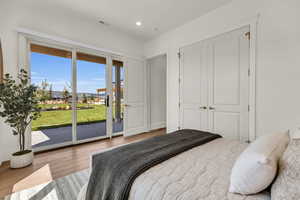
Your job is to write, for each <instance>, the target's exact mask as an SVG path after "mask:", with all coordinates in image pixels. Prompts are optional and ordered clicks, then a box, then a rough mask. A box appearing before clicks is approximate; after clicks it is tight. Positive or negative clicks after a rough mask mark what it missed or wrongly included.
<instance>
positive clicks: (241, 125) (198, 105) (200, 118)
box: [179, 27, 250, 141]
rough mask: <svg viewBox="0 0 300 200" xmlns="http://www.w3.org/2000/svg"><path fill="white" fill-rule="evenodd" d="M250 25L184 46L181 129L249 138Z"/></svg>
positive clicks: (181, 57) (181, 55)
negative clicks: (248, 34)
mask: <svg viewBox="0 0 300 200" xmlns="http://www.w3.org/2000/svg"><path fill="white" fill-rule="evenodd" d="M248 32H249V27H244V28H241V29H238V30H235V31H232V32H229V33H225V34H222V35H219V36H217V37H214V38H211V39H207V40H204V41H201V42H198V43H196V44H193V45H189V46H186V47H184V48H181V49H180V105H179V106H180V128H181V129H183V128H190V129H197V130H203V131H210V132H214V133H218V134H221V135H222V136H223V137H227V138H234V139H240V140H243V141H246V140H248V126H249V125H248V123H249V120H248V118H249V116H248V114H249V113H248V104H249V103H248V101H249V76H248V70H249V45H250V43H249V39H248V36H247V33H248Z"/></svg>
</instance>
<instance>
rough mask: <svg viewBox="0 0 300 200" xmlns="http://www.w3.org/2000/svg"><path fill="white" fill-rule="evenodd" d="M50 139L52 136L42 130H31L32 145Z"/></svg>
mask: <svg viewBox="0 0 300 200" xmlns="http://www.w3.org/2000/svg"><path fill="white" fill-rule="evenodd" d="M48 140H50V138H49V137H48V136H47V135H46V134H44V133H43V132H42V131H32V132H31V141H32V145H36V144H39V143H42V142H45V141H48Z"/></svg>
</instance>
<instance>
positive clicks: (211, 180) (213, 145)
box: [78, 138, 271, 200]
mask: <svg viewBox="0 0 300 200" xmlns="http://www.w3.org/2000/svg"><path fill="white" fill-rule="evenodd" d="M246 146H247V144H242V143H240V142H238V141H233V140H228V139H224V138H221V139H216V140H214V141H212V142H209V143H207V144H204V145H201V146H198V147H196V148H193V149H191V150H189V151H186V152H184V153H181V154H179V155H177V156H175V157H173V158H171V159H169V160H167V161H165V162H163V163H161V164H159V165H156V166H155V167H152V168H151V169H149V170H148V171H146V172H145V173H143V174H142V175H140V176H139V177H138V178H137V179H136V180H135V181H134V183H133V185H132V188H131V191H130V195H129V200H175V199H180V200H270V199H271V198H270V195H269V194H268V193H261V194H257V195H252V196H242V195H237V194H231V193H228V188H229V180H230V173H231V169H232V166H233V164H234V162H235V160H236V158H237V157H238V155H239V154H240V153H241V152H242V151H243V150H244V149H245V148H246ZM85 190H86V186H85V187H84V188H83V189H82V190H81V192H80V194H79V197H78V200H85V198H84V197H85Z"/></svg>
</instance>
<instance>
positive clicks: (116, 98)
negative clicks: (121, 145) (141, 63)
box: [112, 60, 124, 135]
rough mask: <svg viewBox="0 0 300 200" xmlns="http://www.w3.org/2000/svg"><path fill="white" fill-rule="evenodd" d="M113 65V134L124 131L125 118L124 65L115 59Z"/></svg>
mask: <svg viewBox="0 0 300 200" xmlns="http://www.w3.org/2000/svg"><path fill="white" fill-rule="evenodd" d="M112 63H113V65H112V106H113V107H112V112H113V113H112V120H113V123H112V131H113V135H116V134H118V133H121V132H123V119H124V65H123V62H121V61H117V60H113V62H112Z"/></svg>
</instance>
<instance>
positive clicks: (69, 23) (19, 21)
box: [0, 0, 143, 163]
mask: <svg viewBox="0 0 300 200" xmlns="http://www.w3.org/2000/svg"><path fill="white" fill-rule="evenodd" d="M32 2H33V1H30V0H26V1H18V0H9V1H2V0H1V3H0V38H1V40H2V46H3V54H4V72H5V73H11V74H13V75H16V73H17V71H18V59H17V58H18V36H17V32H16V28H18V27H22V28H27V29H31V30H34V31H37V32H41V33H45V34H49V35H53V36H57V37H62V38H66V39H69V40H73V41H76V42H81V43H84V44H87V45H92V46H95V47H98V48H103V49H107V50H111V51H116V52H120V53H123V54H126V55H130V56H135V57H142V56H143V43H142V42H141V41H138V40H136V39H134V38H131V37H130V36H127V35H126V34H122V33H120V32H118V31H115V30H113V29H112V28H110V27H106V26H102V25H100V24H98V23H97V19H95V21H94V22H93V21H90V20H85V19H83V18H82V17H81V16H77V14H75V13H72V11H71V10H61V9H60V8H55V7H50V6H48V5H47V4H45V8H41V7H35V4H29V3H32ZM0 120H1V119H0ZM0 148H1V149H0V152H1V153H0V163H1V161H3V160H9V155H10V154H11V153H12V152H15V151H16V150H17V137H15V136H13V135H12V132H11V129H10V128H9V127H8V126H7V125H5V124H4V123H3V121H0Z"/></svg>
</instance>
